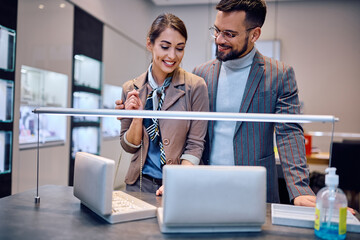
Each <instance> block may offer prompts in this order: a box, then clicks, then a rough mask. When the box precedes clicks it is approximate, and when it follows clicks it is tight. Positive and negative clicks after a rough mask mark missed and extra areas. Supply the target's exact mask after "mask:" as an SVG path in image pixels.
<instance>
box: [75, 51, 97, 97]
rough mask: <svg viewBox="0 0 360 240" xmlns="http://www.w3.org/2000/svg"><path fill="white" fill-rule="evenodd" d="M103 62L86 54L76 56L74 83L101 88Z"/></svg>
mask: <svg viewBox="0 0 360 240" xmlns="http://www.w3.org/2000/svg"><path fill="white" fill-rule="evenodd" d="M101 76H102V63H101V62H100V61H98V60H95V59H93V58H90V57H87V56H85V55H75V56H74V85H75V86H83V87H88V88H93V89H97V90H100V89H101Z"/></svg>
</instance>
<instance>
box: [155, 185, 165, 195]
mask: <svg viewBox="0 0 360 240" xmlns="http://www.w3.org/2000/svg"><path fill="white" fill-rule="evenodd" d="M163 194H164V185H161V187H159V189H158V190H156V196H161V195H163Z"/></svg>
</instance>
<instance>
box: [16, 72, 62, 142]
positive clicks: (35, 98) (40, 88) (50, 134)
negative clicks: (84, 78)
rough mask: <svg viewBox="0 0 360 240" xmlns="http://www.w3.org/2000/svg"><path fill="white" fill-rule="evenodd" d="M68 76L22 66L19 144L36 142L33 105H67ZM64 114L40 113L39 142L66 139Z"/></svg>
mask: <svg viewBox="0 0 360 240" xmlns="http://www.w3.org/2000/svg"><path fill="white" fill-rule="evenodd" d="M67 92H68V77H67V75H65V74H61V73H56V72H51V71H46V70H42V69H37V68H33V67H28V66H22V67H21V93H20V122H19V143H20V148H27V147H34V146H35V145H34V144H36V143H37V128H38V126H37V125H38V124H37V123H38V121H37V116H36V115H35V114H33V113H32V110H33V109H34V108H36V107H67ZM65 138H66V117H65V116H59V115H42V116H40V143H41V144H42V145H44V144H49V143H51V144H54V143H56V144H58V143H63V142H64V141H65V140H66V139H65Z"/></svg>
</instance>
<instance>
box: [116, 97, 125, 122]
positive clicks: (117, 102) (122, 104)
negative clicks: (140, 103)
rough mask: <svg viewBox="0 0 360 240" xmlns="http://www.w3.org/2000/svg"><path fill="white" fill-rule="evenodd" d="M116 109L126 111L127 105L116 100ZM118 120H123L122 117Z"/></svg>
mask: <svg viewBox="0 0 360 240" xmlns="http://www.w3.org/2000/svg"><path fill="white" fill-rule="evenodd" d="M115 109H120V110H122V109H125V104H124V103H123V101H122V100H116V101H115ZM117 120H121V117H118V118H117Z"/></svg>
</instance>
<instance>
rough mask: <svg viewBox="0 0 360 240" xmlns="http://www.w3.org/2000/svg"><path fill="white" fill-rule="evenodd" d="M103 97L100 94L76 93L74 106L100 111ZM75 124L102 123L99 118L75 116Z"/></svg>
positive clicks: (74, 94)
mask: <svg viewBox="0 0 360 240" xmlns="http://www.w3.org/2000/svg"><path fill="white" fill-rule="evenodd" d="M100 104H101V97H100V95H98V94H94V93H88V92H74V93H73V106H74V108H82V109H99V108H100ZM73 120H74V122H100V119H99V118H98V117H94V116H75V117H74V118H73Z"/></svg>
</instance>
